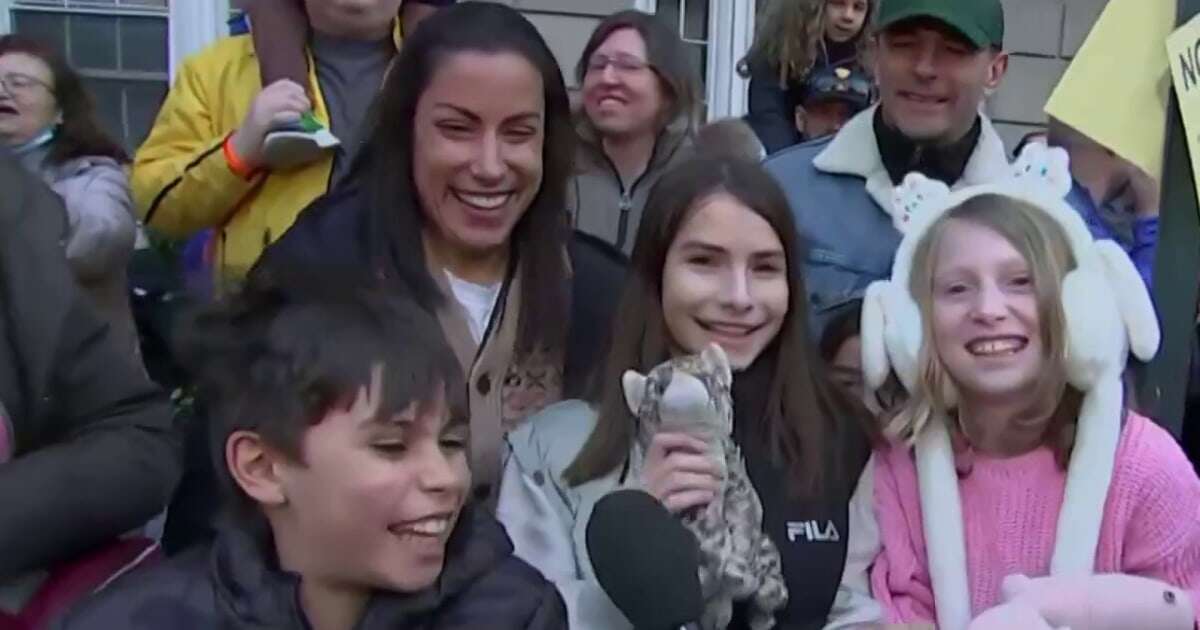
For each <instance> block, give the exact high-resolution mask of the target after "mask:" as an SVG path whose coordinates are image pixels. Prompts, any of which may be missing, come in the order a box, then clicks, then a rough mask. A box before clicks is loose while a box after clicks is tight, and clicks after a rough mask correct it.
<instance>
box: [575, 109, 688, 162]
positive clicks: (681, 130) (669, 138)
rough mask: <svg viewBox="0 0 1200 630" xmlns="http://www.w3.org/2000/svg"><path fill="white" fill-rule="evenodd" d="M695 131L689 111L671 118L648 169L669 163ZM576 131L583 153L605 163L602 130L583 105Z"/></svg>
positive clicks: (576, 115)
mask: <svg viewBox="0 0 1200 630" xmlns="http://www.w3.org/2000/svg"><path fill="white" fill-rule="evenodd" d="M695 131H696V125H695V124H694V122H693V120H692V117H691V116H690V115H689V114H688V112H686V111H685V112H681V113H680V114H679V115H678V116H676V117H675V118H673V119H671V121H670V122H668V123H667V125H666V126H665V127H663V129H662V131H660V132H659V134H658V138H657V139H656V140H655V142H654V153H653V154H651V156H650V163H649V164H647V165H646V171H647V172H649V171H654V170H658V169H660V168H662V167H664V166H665V165H666V164H667V163H669V162H670V161H671V158H673V157H674V156H675V154H676V153H677V152H678V151H679V149H680V147H682V146H683V145H684V144H686V143H687V142H689V140H690V138H691V137H692V136H693V135H694V133H695ZM575 132H576V134H577V135H578V136H579V142H580V149H581V153H583V155H584V156H585V157H586V158H587V159H589V160H591V161H593V162H595V163H596V164H604V163H605V159H606V158H605V157H604V148H603V147H602V146H601V144H600V132H599V131H597V130H596V128H595V126H593V125H592V122H591V120H589V119H588V117H587V114H586V113H585V112H584V111H583V106H582V105H580V106H579V107H578V108H577V109H576V111H575ZM578 166H580V167H583V166H584V165H582V164H580V165H578Z"/></svg>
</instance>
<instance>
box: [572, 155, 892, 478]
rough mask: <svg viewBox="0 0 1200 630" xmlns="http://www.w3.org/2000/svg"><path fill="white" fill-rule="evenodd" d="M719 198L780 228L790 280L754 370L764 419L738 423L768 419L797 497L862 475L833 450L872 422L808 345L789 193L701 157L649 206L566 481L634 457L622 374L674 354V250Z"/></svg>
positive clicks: (744, 166) (752, 170) (673, 173)
mask: <svg viewBox="0 0 1200 630" xmlns="http://www.w3.org/2000/svg"><path fill="white" fill-rule="evenodd" d="M718 193H721V194H727V195H729V196H731V197H733V198H734V199H737V200H738V201H739V202H741V203H742V204H744V205H745V206H746V207H748V208H750V209H751V210H752V211H753V212H754V213H755V214H757V215H759V216H761V217H762V218H763V219H764V220H766V221H767V223H768V224H770V225H771V227H772V228H774V230H775V233H776V234H777V235H778V237H779V240H780V242H781V243H782V244H783V251H784V255H785V257H786V258H787V268H788V274H789V278H790V291H789V297H788V312H787V315H786V316H785V319H784V322H783V325H782V327H781V328H780V331H779V334H778V335H777V336H776V338H775V339H774V340H773V341H772V342H771V344H770V345H768V347H767V348H766V349H765V350H764V351H763V353H762V354H761V355H760V356H759V358H758V359H757V360H756V361H755V364H754V365H753V366H751V367H750V368H748V369H747V372H755V373H761V374H762V375H763V377H764V380H765V385H766V386H765V388H764V390H765V391H764V394H765V395H764V396H763V398H764V400H762V401H749V402H750V404H751V405H752V406H753V408H754V409H755V410H757V409H762V413H761V414H756V415H750V414H747V415H750V417H746V416H745V415H743V416H741V417H740V418H739V419H737V420H735V422H738V423H740V422H760V423H762V425H763V426H762V428H763V430H762V431H760V432H758V433H759V434H760V435H763V436H764V444H765V445H766V446H767V447H768V448H769V449H770V450H771V454H772V457H773V459H774V460H775V463H777V464H780V465H783V466H786V468H787V469H788V473H789V476H790V477H791V480H792V481H793V483H792V484H789V485H790V486H791V488H792V489H793V490H794V491H795V492H796V493H797V494H811V493H815V492H817V491H818V490H819V489H820V488H822V487H824V484H825V483H826V482H829V481H834V480H835V479H836V481H834V483H838V482H844V481H846V479H845V477H847V476H849V475H855V474H857V470H852V466H850V465H849V462H848V461H846V460H847V459H848V458H847V457H846V456H845V453H844V450H845V449H841V448H838V447H835V446H832V445H836V444H839V443H840V441H841V440H840V438H841V437H843V436H845V435H847V434H850V433H854V432H862V431H864V430H866V429H865V427H867V426H869V423H868V421H867V420H866V419H865V417H864V415H863V414H862V411H861V407H859V406H858V405H857V404H855V402H854V401H853V400H851V399H850V398H849V397H848V396H846V395H845V394H843V393H842V392H841V390H839V389H837V387H836V386H835V385H834V384H833V383H832V382H831V381H830V380H828V378H827V376H826V374H825V372H824V371H823V370H822V369H820V367H819V365H820V364H819V362H818V359H817V357H816V353H815V349H814V348H813V345H812V344H811V343H810V342H809V338H808V316H807V304H806V301H807V292H806V290H805V287H804V278H803V274H802V272H801V262H802V261H803V255H802V253H801V250H800V243H799V238H798V236H797V233H796V227H795V224H794V223H793V220H792V214H791V211H790V209H789V207H788V203H787V199H786V198H785V197H784V194H783V191H782V190H781V189H780V188H779V184H777V183H776V182H775V180H774V179H773V178H772V177H771V176H770V175H769V174H767V172H766V171H765V170H763V168H762V167H761V166H759V165H758V164H757V163H755V162H751V161H745V160H739V159H737V158H729V157H697V158H692V159H690V160H688V161H686V162H684V163H681V164H679V165H678V166H676V167H675V168H672V169H671V170H670V171H668V172H667V173H666V174H664V175H663V177H662V179H660V180H659V181H658V183H657V184H656V185H655V186H654V188H653V189H652V190H651V191H650V196H649V198H648V199H647V201H646V210H645V214H644V216H643V217H642V222H641V225H640V226H639V228H638V235H637V241H636V245H635V246H634V248H633V260H632V264H631V268H630V271H631V273H630V275H629V280H628V281H627V283H626V286H625V291H624V293H623V295H622V296H621V301H620V304H619V306H618V309H617V312H618V313H620V314H621V315H620V317H618V318H617V319H616V323H615V325H614V327H613V331H612V345H611V348H610V350H609V355H608V360H607V363H606V365H605V368H604V371H603V372H602V373H601V374H600V378H601V380H599V381H598V382H596V383H595V387H594V390H593V392H592V395H591V397H590V402H592V403H593V405H595V406H596V407H597V409H598V413H599V419H598V423H597V425H596V429H595V430H594V431H593V432H592V434H591V436H590V437H589V438H588V440H587V443H586V444H585V445H584V446H583V449H582V450H581V451H580V453H579V455H578V456H577V457H576V459H575V461H574V462H572V463H571V465H570V466H569V467H568V468H567V469H566V471H564V473H563V476H564V478H565V479H566V480H567V482H568V483H570V484H572V485H578V484H581V483H584V482H587V481H589V480H592V479H596V478H598V477H601V476H603V475H605V474H608V473H610V472H612V471H613V470H615V469H616V468H617V467H619V466H621V465H622V464H623V463H624V462H625V460H626V458H627V457H628V456H629V451H630V447H631V445H632V444H633V439H634V434H635V429H636V427H635V422H636V421H635V419H634V417H633V416H632V415H631V414H630V413H629V411H628V409H627V408H626V406H625V398H624V394H623V392H622V388H621V375H622V374H623V373H624V372H625V370H628V369H635V370H639V371H642V372H645V371H647V370H649V369H650V368H653V367H654V366H655V365H657V364H659V363H661V362H662V361H664V360H666V359H667V358H668V357H669V356H670V345H671V341H670V333H669V331H668V330H667V324H666V321H665V320H664V319H663V310H662V274H663V266H664V264H665V263H666V258H667V251H668V250H669V249H670V247H671V243H672V242H673V241H674V240H675V237H676V235H677V234H678V233H679V230H680V229H681V228H682V227H683V225H684V223H685V222H686V221H687V220H688V219H689V218H690V217H691V216H692V214H693V213H694V212H695V210H696V208H697V207H698V206H699V205H700V202H701V201H703V200H704V199H706V198H708V197H710V196H712V195H714V194H718ZM746 374H747V373H746V372H744V373H741V374H739V375H738V377H737V378H738V379H741V378H743V377H744V376H746ZM734 389H735V403H734V408H735V410H742V411H743V412H745V411H747V409H746V407H747V405H746V402H748V401H739V400H736V398H737V394H736V392H737V390H738V387H737V383H736V382H735V388H734ZM855 420H858V422H855Z"/></svg>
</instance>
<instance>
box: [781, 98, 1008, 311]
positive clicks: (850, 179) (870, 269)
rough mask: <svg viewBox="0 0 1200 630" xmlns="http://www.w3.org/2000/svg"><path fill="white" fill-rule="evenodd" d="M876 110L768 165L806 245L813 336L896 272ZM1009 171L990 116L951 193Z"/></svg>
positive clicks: (896, 236)
mask: <svg viewBox="0 0 1200 630" xmlns="http://www.w3.org/2000/svg"><path fill="white" fill-rule="evenodd" d="M877 108H878V106H875V107H871V108H868V109H867V110H865V111H863V112H862V113H860V114H858V115H857V116H855V117H854V118H852V119H850V121H849V122H847V123H846V126H845V127H843V128H842V130H841V131H840V132H838V134H837V135H835V136H833V137H832V138H823V139H820V140H814V141H812V142H807V143H805V144H801V145H798V146H795V147H792V148H791V149H788V150H785V151H782V152H780V153H777V154H775V155H773V156H771V157H770V158H768V159H767V161H766V162H765V163H764V166H765V167H766V169H767V171H768V172H770V173H771V174H772V175H773V176H774V177H775V178H776V179H777V180H779V183H780V185H781V186H782V187H783V190H784V193H785V194H786V195H787V199H788V204H789V205H791V208H792V214H793V216H794V217H795V219H796V229H797V230H798V231H799V232H800V238H801V240H802V242H803V243H804V246H805V256H806V260H805V264H804V281H805V284H806V285H807V289H808V300H809V308H810V312H811V315H810V320H811V321H810V323H811V325H812V328H813V332H814V333H818V334H819V333H820V331H822V330H824V327H825V324H826V323H827V322H828V319H829V317H830V316H831V314H833V313H835V312H836V311H837V309H838V308H839V307H840V306H842V305H844V304H846V303H847V302H848V301H850V300H854V299H858V298H861V297H862V294H863V293H864V292H865V291H866V288H867V285H869V284H870V283H871V282H873V281H875V280H881V279H884V278H887V277H889V276H890V275H891V271H892V259H893V257H894V256H895V254H896V248H897V247H899V246H900V232H899V231H897V230H896V228H895V227H894V226H893V224H892V216H891V214H890V213H891V208H892V190H893V188H894V185H893V183H892V180H891V177H890V176H889V175H888V172H887V169H886V168H884V165H883V159H882V158H881V157H880V154H879V147H878V144H877V140H876V138H875V130H874V128H873V126H872V120H873V118H874V116H875V110H876V109H877ZM1007 168H1008V156H1007V153H1006V152H1005V150H1004V143H1003V141H1001V139H1000V136H999V135H998V134H997V133H996V130H995V128H994V127H992V124H991V122H990V121H989V120H988V119H987V118H986V117H984V119H983V129H982V132H981V134H980V137H979V142H978V144H977V145H976V146H975V150H974V152H972V153H971V157H970V158H969V159H968V160H967V168H966V170H965V171H964V172H963V176H962V178H961V179H960V180H959V181H958V182H956V183H955V184H954V186H953V187H952V188H959V187H962V186H968V185H972V184H981V183H984V182H986V181H990V180H993V179H995V178H997V177H1001V176H1003V175H1004V174H1005V173H1006V172H1007V171H1006V169H1007Z"/></svg>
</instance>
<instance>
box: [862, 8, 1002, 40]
mask: <svg viewBox="0 0 1200 630" xmlns="http://www.w3.org/2000/svg"><path fill="white" fill-rule="evenodd" d="M921 17H928V18H933V19H935V20H939V21H941V22H945V23H946V24H947V25H949V26H950V27H951V28H953V29H954V30H956V31H958V32H960V33H962V34H963V36H965V37H966V38H967V40H968V41H970V42H971V43H972V44H975V46H976V47H978V48H986V47H989V46H996V47H1002V46H1003V45H1004V7H1003V6H1001V4H1000V0H883V2H882V3H881V6H880V7H879V13H878V17H877V18H876V21H875V26H876V28H877V29H879V30H884V29H886V28H888V27H889V26H891V25H893V24H895V23H897V22H902V21H904V20H909V19H912V18H921Z"/></svg>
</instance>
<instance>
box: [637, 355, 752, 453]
mask: <svg viewBox="0 0 1200 630" xmlns="http://www.w3.org/2000/svg"><path fill="white" fill-rule="evenodd" d="M732 384H733V373H732V371H731V369H730V367H729V359H728V358H727V357H726V356H725V352H724V351H723V350H721V346H719V345H717V344H712V345H710V346H709V347H708V348H706V349H705V350H704V351H703V352H701V353H700V354H699V355H694V356H685V357H679V358H676V359H672V360H670V361H667V362H666V363H663V364H662V365H659V366H657V367H655V368H654V369H653V370H650V373H649V374H647V375H646V376H642V375H641V374H638V373H637V372H634V371H633V370H630V371H628V372H626V373H625V377H624V379H623V381H622V386H623V388H624V390H625V401H626V403H627V404H628V405H629V411H630V412H632V413H633V414H634V415H635V416H637V417H638V419H639V420H640V421H641V423H642V425H643V426H642V432H643V433H654V432H657V431H658V430H660V429H664V428H666V429H670V430H682V431H687V432H703V433H709V434H711V435H713V436H714V437H724V436H727V435H729V434H730V432H731V431H732V430H733V408H732V401H731V399H730V387H731V386H732Z"/></svg>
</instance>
